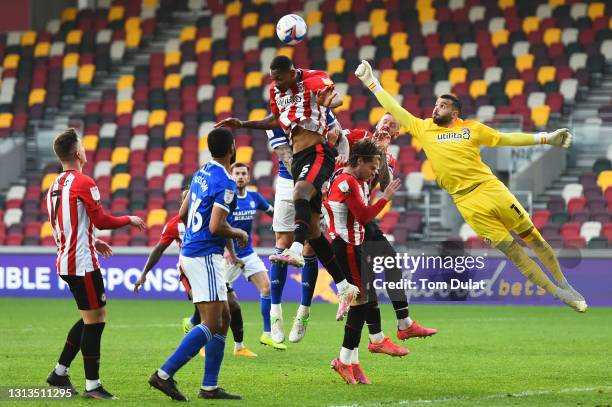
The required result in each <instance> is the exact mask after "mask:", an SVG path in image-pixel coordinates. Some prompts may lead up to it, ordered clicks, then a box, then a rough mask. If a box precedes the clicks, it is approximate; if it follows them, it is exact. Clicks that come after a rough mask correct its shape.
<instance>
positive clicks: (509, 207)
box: [455, 179, 533, 247]
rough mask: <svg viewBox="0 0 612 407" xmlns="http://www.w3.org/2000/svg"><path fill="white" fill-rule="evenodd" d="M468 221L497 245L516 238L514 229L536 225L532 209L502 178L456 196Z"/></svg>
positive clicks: (522, 230)
mask: <svg viewBox="0 0 612 407" xmlns="http://www.w3.org/2000/svg"><path fill="white" fill-rule="evenodd" d="M455 204H456V205H457V209H459V212H460V213H461V215H462V216H463V219H465V221H466V222H467V224H468V225H470V226H471V227H472V229H474V232H476V233H477V234H478V236H480V237H481V238H482V239H483V240H484V241H485V242H486V243H488V244H489V245H491V246H493V247H495V246H497V245H498V244H499V243H500V242H503V241H509V240H512V237H511V236H510V231H514V232H515V233H517V234H519V235H520V234H522V233H524V232H526V231H528V230H529V229H530V228H531V227H533V222H532V221H531V219H530V218H529V213H527V211H526V210H525V208H523V205H521V203H520V202H519V201H518V200H517V199H516V197H515V196H514V195H512V193H511V192H510V190H509V189H508V188H507V187H506V186H505V185H504V184H503V183H502V182H501V181H500V180H497V179H495V180H489V181H485V182H483V183H482V184H480V185H478V186H477V187H476V188H475V189H474V190H473V191H470V192H468V193H467V194H465V195H463V196H461V197H458V198H456V199H455Z"/></svg>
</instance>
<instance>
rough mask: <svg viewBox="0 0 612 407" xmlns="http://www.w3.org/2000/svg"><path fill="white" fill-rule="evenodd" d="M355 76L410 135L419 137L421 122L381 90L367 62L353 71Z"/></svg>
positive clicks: (363, 61) (364, 61)
mask: <svg viewBox="0 0 612 407" xmlns="http://www.w3.org/2000/svg"><path fill="white" fill-rule="evenodd" d="M355 76H357V78H359V80H361V82H363V84H364V85H365V86H366V87H367V88H368V89H370V91H372V93H374V96H376V99H378V102H379V103H380V105H381V106H382V107H384V108H385V110H387V111H388V112H389V113H391V115H392V116H393V117H395V118H396V119H397V120H398V121H399V122H400V124H401V125H402V126H404V128H406V129H407V130H408V131H409V132H410V133H411V134H412V135H414V136H416V137H419V135H420V133H421V131H420V127H421V125H422V122H423V120H421V119H419V118H417V117H415V116H413V115H412V114H411V113H410V112H408V111H407V110H406V109H404V108H403V107H402V106H401V105H400V104H399V103H398V102H397V100H395V98H394V97H393V96H391V95H390V94H389V93H388V92H387V91H386V90H384V89H383V87H382V86H381V85H380V82H379V81H378V79H376V78H375V77H374V72H373V71H372V67H371V66H370V64H369V62H368V61H366V60H362V61H361V64H359V66H358V67H357V69H356V70H355Z"/></svg>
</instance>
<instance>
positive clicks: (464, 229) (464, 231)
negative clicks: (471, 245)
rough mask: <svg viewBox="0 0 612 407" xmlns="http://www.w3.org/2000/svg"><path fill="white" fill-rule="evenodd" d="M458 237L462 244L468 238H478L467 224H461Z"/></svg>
mask: <svg viewBox="0 0 612 407" xmlns="http://www.w3.org/2000/svg"><path fill="white" fill-rule="evenodd" d="M459 236H460V237H461V240H463V241H464V242H465V241H467V240H468V239H470V238H473V237H478V235H477V234H476V232H474V229H472V227H471V226H470V225H468V224H467V223H463V224H462V225H461V227H460V228H459Z"/></svg>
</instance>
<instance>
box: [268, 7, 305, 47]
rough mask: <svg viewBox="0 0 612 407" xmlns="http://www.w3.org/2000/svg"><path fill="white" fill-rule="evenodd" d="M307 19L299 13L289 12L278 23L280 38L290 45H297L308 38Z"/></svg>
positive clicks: (277, 28) (277, 29)
mask: <svg viewBox="0 0 612 407" xmlns="http://www.w3.org/2000/svg"><path fill="white" fill-rule="evenodd" d="M306 31H308V27H307V26H306V21H304V19H303V18H302V17H300V16H298V15H297V14H287V15H286V16H283V17H282V18H281V19H280V20H278V23H277V24H276V35H277V36H278V39H279V40H281V41H282V42H283V43H285V44H288V45H295V44H297V43H299V42H301V41H302V40H303V39H304V38H306Z"/></svg>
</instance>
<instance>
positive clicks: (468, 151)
mask: <svg viewBox="0 0 612 407" xmlns="http://www.w3.org/2000/svg"><path fill="white" fill-rule="evenodd" d="M355 75H356V76H357V77H358V78H359V79H360V80H361V81H362V82H363V83H364V85H366V86H367V87H368V88H369V89H370V90H371V91H372V92H373V93H374V95H375V96H376V98H377V99H378V101H379V102H380V104H381V105H382V106H383V107H384V108H385V109H386V110H387V111H388V112H389V113H391V114H392V115H393V116H394V117H395V118H397V119H398V120H399V122H400V123H401V124H402V126H403V127H404V128H405V129H406V130H407V131H408V132H409V133H410V134H412V135H413V137H416V139H417V140H418V141H419V143H420V144H421V145H422V146H423V150H425V153H426V154H427V158H428V159H429V161H430V162H431V166H432V168H433V171H434V173H435V174H436V178H437V180H438V184H439V185H440V186H441V187H442V188H444V189H445V190H447V191H448V193H449V194H450V195H451V196H452V197H453V200H454V201H455V204H456V205H457V209H458V210H459V212H460V213H461V215H462V216H463V218H464V219H465V221H466V222H467V223H468V224H469V225H470V226H471V227H472V229H474V231H475V232H476V233H477V234H478V235H479V236H480V237H481V238H482V239H483V240H484V241H486V242H487V243H488V244H490V245H491V246H493V247H496V248H498V249H499V250H500V251H502V252H503V253H504V254H505V255H506V256H507V257H508V258H509V259H510V260H511V261H512V262H513V263H514V265H515V266H516V267H517V269H518V270H519V271H520V272H521V273H523V274H524V275H525V276H526V277H527V278H528V279H529V280H530V281H531V282H533V283H534V284H536V285H537V286H539V287H542V288H544V289H545V290H546V291H547V292H548V293H550V294H551V295H552V296H554V297H555V298H557V299H559V300H561V301H563V302H564V303H565V304H567V305H569V306H570V307H572V308H573V309H575V310H576V311H578V312H585V311H586V309H587V303H586V301H585V299H584V297H582V295H580V293H578V292H577V291H576V290H575V289H574V288H573V287H572V286H571V285H570V284H569V283H568V281H567V280H566V278H565V276H564V275H563V273H562V272H561V267H560V266H559V261H558V260H557V256H556V255H555V252H554V250H553V249H552V248H551V247H550V245H549V244H548V243H547V242H546V241H545V240H544V238H543V237H542V235H541V234H540V232H539V231H538V230H537V229H536V228H535V226H534V225H533V222H532V221H531V219H530V218H529V215H528V213H527V212H526V211H525V209H524V208H523V206H522V205H521V204H520V203H519V201H518V200H517V199H516V198H515V197H514V195H512V193H511V192H510V191H509V190H508V188H507V187H506V186H505V185H504V184H503V183H502V182H501V181H500V180H499V179H497V177H496V176H495V175H493V173H492V172H491V169H490V168H489V167H488V166H487V165H486V164H484V163H483V162H482V160H481V158H480V146H490V147H493V146H528V145H535V144H550V145H553V146H556V147H563V148H568V147H569V146H570V144H571V141H572V135H571V134H570V132H569V131H568V130H567V129H559V130H556V131H554V132H552V133H538V134H526V133H502V132H499V131H497V130H495V129H492V128H490V127H488V126H485V125H484V124H482V123H479V122H477V121H474V120H462V119H461V118H460V117H459V116H460V115H461V102H460V101H459V99H457V98H456V97H455V96H453V95H442V96H440V97H438V99H437V100H436V104H435V107H434V109H433V112H432V117H431V118H429V119H425V120H423V119H419V118H417V117H415V116H413V115H412V114H410V113H409V112H407V111H406V110H405V109H403V108H402V107H401V106H400V104H399V103H398V102H397V101H396V100H395V99H394V98H393V97H392V96H391V95H390V94H389V93H387V92H386V91H385V90H384V89H383V88H382V87H381V86H380V83H379V82H378V79H376V78H375V77H374V74H373V72H372V67H371V66H370V64H369V63H368V62H367V61H362V62H361V64H360V65H359V66H358V67H357V70H356V71H355ZM510 231H514V232H515V233H516V234H517V235H518V236H519V237H521V239H523V241H524V242H525V243H526V244H527V246H528V247H529V248H530V249H532V250H533V251H534V253H535V254H536V256H537V257H538V259H540V261H541V262H542V264H543V265H544V266H545V267H546V269H547V270H548V271H549V272H550V273H551V274H552V275H553V277H554V278H555V280H556V282H557V284H558V286H557V285H555V284H554V283H553V282H552V281H551V280H550V279H549V278H548V276H547V275H546V273H545V272H544V271H543V270H542V269H541V268H540V267H539V266H538V264H537V263H536V262H535V261H533V260H532V259H531V258H529V256H527V254H526V253H525V251H524V250H523V248H521V246H520V244H519V243H518V242H517V241H516V240H515V239H514V238H513V237H512V235H511V234H510Z"/></svg>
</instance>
